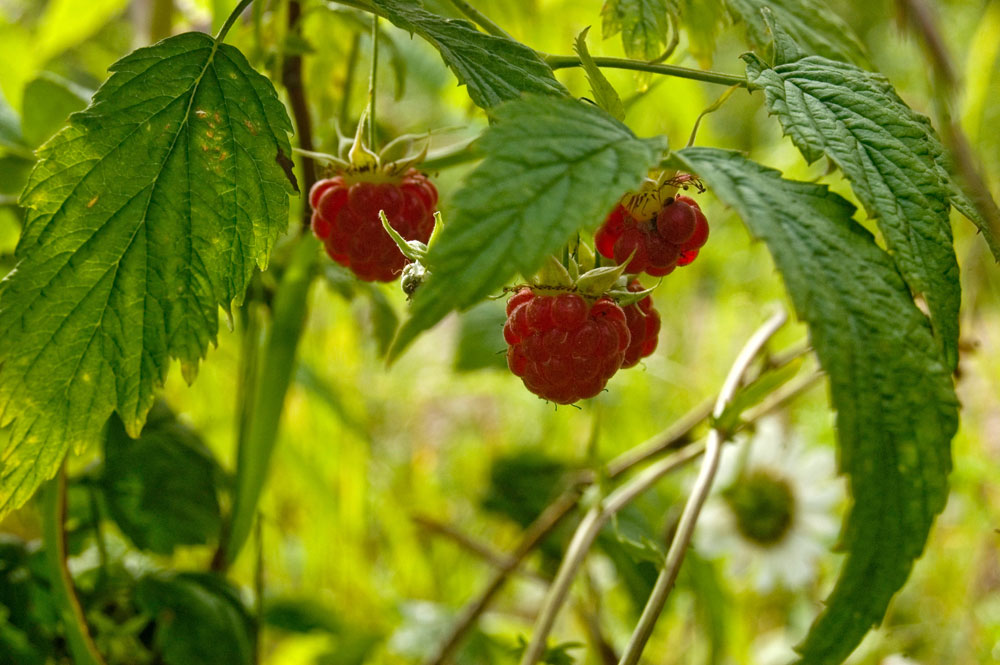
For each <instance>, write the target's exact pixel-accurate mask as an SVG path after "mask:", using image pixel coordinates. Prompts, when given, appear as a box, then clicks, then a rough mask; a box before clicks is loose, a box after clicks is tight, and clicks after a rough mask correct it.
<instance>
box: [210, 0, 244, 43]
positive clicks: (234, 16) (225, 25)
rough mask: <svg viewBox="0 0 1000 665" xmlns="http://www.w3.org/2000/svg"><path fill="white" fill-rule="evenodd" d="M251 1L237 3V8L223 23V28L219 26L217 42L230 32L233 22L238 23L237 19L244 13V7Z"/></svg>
mask: <svg viewBox="0 0 1000 665" xmlns="http://www.w3.org/2000/svg"><path fill="white" fill-rule="evenodd" d="M251 2H253V0H240V4H238V5H236V8H235V9H234V10H233V11H232V13H231V14H230V15H229V18H227V19H226V22H225V23H223V24H222V27H221V28H219V34H217V35H215V41H216V43H220V42H222V40H224V39H225V38H226V35H227V34H228V33H229V29H230V28H231V27H233V23H236V19H238V18H239V17H240V14H242V13H243V10H244V9H246V8H247V7H249V6H250V3H251Z"/></svg>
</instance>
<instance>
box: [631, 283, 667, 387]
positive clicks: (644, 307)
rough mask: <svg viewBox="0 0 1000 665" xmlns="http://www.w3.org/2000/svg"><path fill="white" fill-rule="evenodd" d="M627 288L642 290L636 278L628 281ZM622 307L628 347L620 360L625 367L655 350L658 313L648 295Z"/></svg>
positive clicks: (657, 333) (658, 330)
mask: <svg viewBox="0 0 1000 665" xmlns="http://www.w3.org/2000/svg"><path fill="white" fill-rule="evenodd" d="M628 290H629V291H632V292H634V293H638V292H639V291H642V290H643V288H642V284H640V283H639V282H638V280H632V281H631V282H629V285H628ZM622 309H623V310H624V312H625V324H626V325H627V326H628V331H629V336H630V340H629V343H628V348H627V349H625V359H624V360H623V361H622V369H627V368H629V367H633V366H635V365H636V364H637V363H638V362H639V360H641V359H642V358H645V357H647V356H649V355H651V354H652V353H653V351H655V350H656V342H657V339H658V337H659V334H660V313H659V312H657V311H656V309H655V308H654V307H653V299H652V298H650V297H649V296H646V297H645V298H643V299H642V300H640V301H639V302H637V303H634V304H632V305H628V306H627V307H623V308H622Z"/></svg>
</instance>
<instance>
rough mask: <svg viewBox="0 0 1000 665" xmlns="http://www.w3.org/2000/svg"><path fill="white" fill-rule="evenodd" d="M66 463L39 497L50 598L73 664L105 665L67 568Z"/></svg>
mask: <svg viewBox="0 0 1000 665" xmlns="http://www.w3.org/2000/svg"><path fill="white" fill-rule="evenodd" d="M65 520H66V464H65V462H64V463H63V465H62V466H61V467H59V471H58V472H57V474H56V477H55V478H53V479H52V480H50V481H49V482H48V483H47V484H46V485H45V491H44V492H43V496H42V546H43V548H44V550H45V562H46V567H47V568H48V573H49V580H50V584H51V585H52V597H53V600H54V601H55V605H56V609H57V611H58V612H59V618H60V619H62V623H63V629H64V630H65V631H66V642H67V643H68V644H69V651H70V655H71V656H72V657H73V662H74V663H75V665H104V660H103V659H102V658H101V654H100V653H98V651H97V647H96V646H95V645H94V640H93V639H91V637H90V630H89V629H88V627H87V620H86V619H85V618H84V616H83V609H82V608H81V607H80V602H79V601H78V600H77V598H76V591H75V590H74V589H73V578H72V577H70V574H69V568H67V567H66V531H65V528H64V522H65Z"/></svg>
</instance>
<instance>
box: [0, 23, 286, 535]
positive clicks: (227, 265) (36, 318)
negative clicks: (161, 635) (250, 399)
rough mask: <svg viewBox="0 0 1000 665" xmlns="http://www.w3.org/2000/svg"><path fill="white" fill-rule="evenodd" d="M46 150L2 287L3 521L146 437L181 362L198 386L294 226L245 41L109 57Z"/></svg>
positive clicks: (280, 112) (273, 126)
mask: <svg viewBox="0 0 1000 665" xmlns="http://www.w3.org/2000/svg"><path fill="white" fill-rule="evenodd" d="M111 71H112V72H113V74H112V76H111V78H110V79H108V81H107V82H106V83H105V84H104V85H103V86H101V88H100V90H98V92H97V94H96V95H95V96H94V101H93V103H92V104H91V106H90V107H88V108H87V109H86V110H85V111H82V112H80V113H77V114H74V115H73V116H72V117H71V118H70V122H69V125H68V126H67V127H66V128H64V129H63V130H62V131H60V132H59V133H58V134H57V135H56V136H55V137H54V138H53V139H52V140H51V141H49V142H48V143H47V144H46V145H45V146H44V147H43V148H42V149H41V150H40V151H39V157H40V161H39V163H38V165H37V166H36V167H35V169H34V170H33V171H32V174H31V178H30V180H29V182H28V185H27V187H26V188H25V191H24V193H23V194H22V198H21V202H22V205H24V206H25V207H26V208H28V209H29V211H28V214H27V218H26V222H25V227H24V231H23V233H22V236H21V240H20V243H19V244H18V248H17V260H18V263H17V266H16V268H15V269H14V270H13V271H12V272H11V273H10V274H9V275H8V276H7V277H6V279H4V281H3V282H2V283H0V338H2V339H3V340H4V344H3V345H2V347H0V426H6V425H10V424H11V423H13V426H12V432H11V440H10V444H9V445H8V446H7V447H6V448H5V450H4V452H3V457H2V463H3V470H2V475H0V516H2V515H3V514H4V513H6V512H7V511H9V510H11V509H13V508H16V507H18V506H20V505H21V504H22V503H24V501H25V500H26V499H27V498H28V497H29V496H30V495H31V494H32V493H33V492H34V490H35V488H36V487H38V485H39V484H40V483H41V482H42V481H43V480H45V479H46V478H49V477H51V476H52V475H53V474H54V473H55V470H56V468H57V467H58V465H59V462H60V461H61V460H62V458H63V456H64V454H65V453H66V451H67V450H68V449H69V448H70V447H76V448H78V449H79V448H82V447H85V446H87V445H88V444H91V443H95V442H97V441H99V440H100V435H101V428H102V427H103V426H104V423H105V421H107V419H108V416H109V415H111V412H112V411H113V410H117V412H118V414H119V415H120V416H121V418H122V421H123V422H124V424H125V428H126V430H127V431H128V432H129V434H130V435H132V436H138V434H139V431H140V430H141V428H142V423H143V421H144V420H145V416H146V412H147V411H148V410H149V408H150V407H151V406H152V404H153V391H154V389H155V388H156V387H157V386H159V385H162V383H163V380H164V378H165V376H166V372H167V367H168V364H169V360H170V359H171V358H175V359H179V360H180V361H181V363H182V366H183V367H184V369H185V375H186V376H187V377H188V378H189V379H190V378H192V377H193V376H194V372H195V370H196V368H197V364H198V361H199V360H200V359H201V358H202V357H203V356H204V354H205V353H206V351H207V347H208V344H209V343H210V342H211V343H214V341H215V336H216V333H217V331H218V308H219V306H220V305H222V306H225V307H229V305H230V303H231V302H233V301H239V300H240V299H241V298H242V296H243V293H244V291H245V288H246V284H247V282H248V280H249V278H250V275H251V273H252V271H253V270H254V269H255V268H256V267H257V266H261V267H264V266H265V265H266V263H267V259H268V255H269V254H270V250H271V247H272V245H273V244H274V242H275V239H276V238H277V236H278V234H279V233H280V232H281V231H282V230H283V229H284V228H285V226H286V225H287V223H288V194H289V192H290V191H291V183H290V182H289V179H288V178H290V177H291V175H290V172H289V171H287V170H286V169H287V166H288V164H290V162H288V157H287V156H288V154H289V153H290V152H291V148H290V145H289V141H288V135H287V133H288V132H289V131H290V130H291V124H290V122H289V120H288V117H287V114H286V112H285V109H284V107H283V106H282V104H281V103H280V102H279V100H278V98H277V95H276V93H275V91H274V88H273V86H272V85H271V83H270V82H269V81H268V80H267V79H265V78H264V77H263V76H261V75H259V74H258V73H256V72H255V71H254V70H253V69H252V68H251V67H250V65H249V64H248V63H247V61H246V59H245V58H244V57H243V55H242V54H241V53H240V52H239V51H238V50H236V49H235V48H233V47H231V46H228V45H225V44H216V42H215V40H213V39H212V38H211V37H208V36H207V35H204V34H200V33H187V34H183V35H178V36H176V37H172V38H170V39H167V40H164V41H162V42H160V43H158V44H156V45H155V46H151V47H148V48H143V49H139V50H138V51H135V52H134V53H132V54H130V55H128V56H126V57H125V58H123V59H121V60H119V61H118V62H117V63H115V64H114V65H113V66H112V68H111Z"/></svg>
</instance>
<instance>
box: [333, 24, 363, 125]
mask: <svg viewBox="0 0 1000 665" xmlns="http://www.w3.org/2000/svg"><path fill="white" fill-rule="evenodd" d="M360 53H361V33H360V32H355V33H354V37H352V38H351V50H350V51H348V52H347V65H346V67H347V73H346V74H345V75H344V85H343V88H342V90H343V93H342V96H341V98H340V112H339V113H338V114H337V121H338V123H339V124H340V128H341V130H342V129H343V128H344V127H346V126H347V123H348V121H349V120H350V119H351V90H353V88H354V70H355V69H357V66H358V56H359V55H360Z"/></svg>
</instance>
